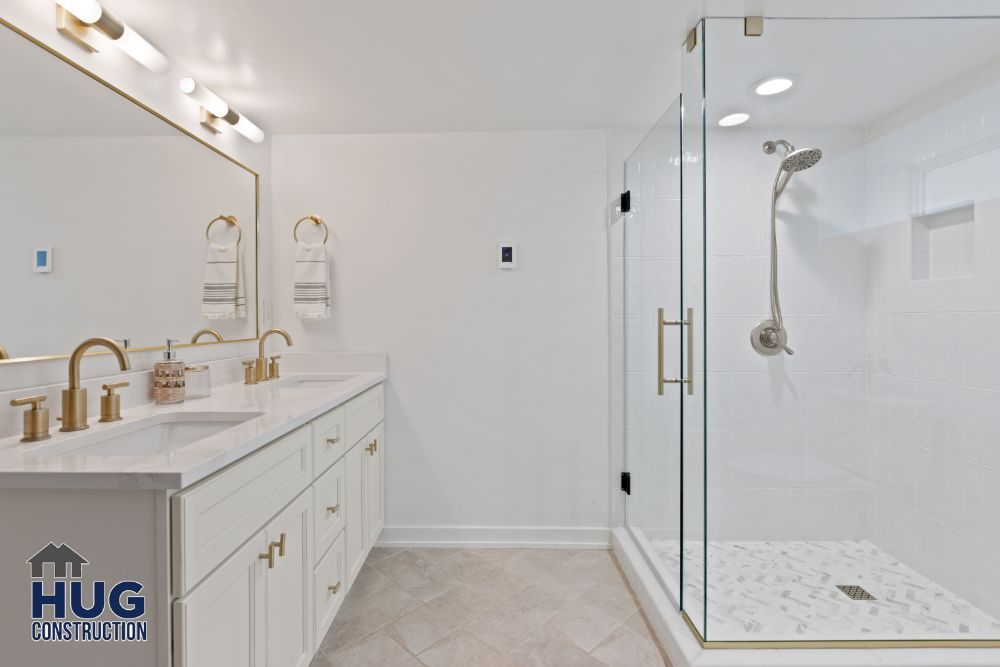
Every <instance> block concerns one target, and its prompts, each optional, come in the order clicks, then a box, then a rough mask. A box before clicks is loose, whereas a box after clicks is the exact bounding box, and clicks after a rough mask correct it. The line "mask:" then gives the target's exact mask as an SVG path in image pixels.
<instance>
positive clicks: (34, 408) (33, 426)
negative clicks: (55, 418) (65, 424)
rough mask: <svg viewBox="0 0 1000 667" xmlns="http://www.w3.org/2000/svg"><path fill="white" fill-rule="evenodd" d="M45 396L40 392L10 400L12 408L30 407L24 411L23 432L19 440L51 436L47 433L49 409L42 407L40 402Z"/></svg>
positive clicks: (31, 440)
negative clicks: (35, 394)
mask: <svg viewBox="0 0 1000 667" xmlns="http://www.w3.org/2000/svg"><path fill="white" fill-rule="evenodd" d="M47 398H48V397H47V396H45V395H44V394H41V395H38V396H25V397H24V398H15V399H13V400H12V401H11V402H10V405H11V407H14V408H16V407H20V406H22V405H30V406H31V408H29V409H28V410H25V411H24V434H23V435H22V437H21V442H38V441H39V440H47V439H49V438H50V437H51V436H50V435H49V409H48V408H43V407H42V403H44V402H45V401H46V399H47Z"/></svg>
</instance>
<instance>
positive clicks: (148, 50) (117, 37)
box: [56, 0, 170, 74]
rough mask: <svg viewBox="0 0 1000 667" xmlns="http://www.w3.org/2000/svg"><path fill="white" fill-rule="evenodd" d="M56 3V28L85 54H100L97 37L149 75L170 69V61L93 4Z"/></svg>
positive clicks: (85, 0) (86, 0)
mask: <svg viewBox="0 0 1000 667" xmlns="http://www.w3.org/2000/svg"><path fill="white" fill-rule="evenodd" d="M56 2H57V4H58V7H56V28H57V29H58V30H59V32H60V33H62V34H63V35H64V36H66V37H68V38H69V39H71V40H73V41H74V42H76V43H77V44H79V45H80V46H82V47H83V48H85V49H87V50H88V51H99V50H100V49H99V47H100V45H101V44H100V41H99V39H97V33H100V34H102V35H104V36H105V37H107V38H108V39H110V40H111V43H112V44H114V45H115V46H117V47H118V48H119V49H121V50H122V51H124V52H125V53H126V54H128V55H129V56H131V57H132V59H133V60H135V61H136V62H138V63H139V64H141V65H142V66H143V67H145V68H146V69H148V70H150V71H151V72H155V73H156V74H163V73H164V72H166V71H167V70H168V69H170V61H169V60H167V57H166V56H165V55H163V54H162V53H160V52H159V51H157V50H156V47H154V46H153V45H152V44H150V43H149V42H147V41H146V40H145V39H143V37H142V35H140V34H139V33H137V32H136V31H135V30H133V29H132V28H130V27H129V26H128V25H126V24H125V22H123V21H122V20H121V19H120V18H118V17H117V16H115V15H114V14H112V13H111V12H109V11H108V10H107V9H105V8H104V7H102V6H101V5H100V3H98V2H97V1H96V0H56Z"/></svg>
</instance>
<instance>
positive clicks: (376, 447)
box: [372, 438, 378, 452]
mask: <svg viewBox="0 0 1000 667" xmlns="http://www.w3.org/2000/svg"><path fill="white" fill-rule="evenodd" d="M372 444H373V445H375V451H376V452H377V451H378V438H375V442H373V443H372Z"/></svg>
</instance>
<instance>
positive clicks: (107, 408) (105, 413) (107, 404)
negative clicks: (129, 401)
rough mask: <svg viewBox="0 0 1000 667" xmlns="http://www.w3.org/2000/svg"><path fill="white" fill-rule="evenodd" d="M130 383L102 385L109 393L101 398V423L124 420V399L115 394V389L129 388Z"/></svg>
mask: <svg viewBox="0 0 1000 667" xmlns="http://www.w3.org/2000/svg"><path fill="white" fill-rule="evenodd" d="M128 385H129V383H128V382H115V383H113V384H102V385H101V389H103V390H104V391H106V392H108V393H106V394H105V395H104V396H101V418H100V419H98V420H97V421H99V422H116V421H121V418H122V397H121V396H119V395H118V394H116V393H115V389H121V388H122V387H127V386H128Z"/></svg>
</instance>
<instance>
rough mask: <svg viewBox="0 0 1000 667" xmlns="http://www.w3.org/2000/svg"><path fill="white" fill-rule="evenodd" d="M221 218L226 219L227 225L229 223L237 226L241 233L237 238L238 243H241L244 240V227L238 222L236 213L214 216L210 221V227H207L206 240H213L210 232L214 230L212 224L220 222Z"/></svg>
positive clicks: (231, 225)
mask: <svg viewBox="0 0 1000 667" xmlns="http://www.w3.org/2000/svg"><path fill="white" fill-rule="evenodd" d="M220 220H224V221H225V222H226V224H227V225H229V226H230V227H235V228H236V231H237V232H239V234H240V235H239V236H238V237H237V238H236V245H239V244H240V243H241V242H242V241H243V228H242V227H240V223H238V222H236V216H235V215H219V216H216V217H214V218H212V221H211V222H210V223H208V227H206V228H205V240H206V241H211V240H212V237H211V236H209V232H211V231H212V225H214V224H215V223H217V222H219V221H220Z"/></svg>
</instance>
